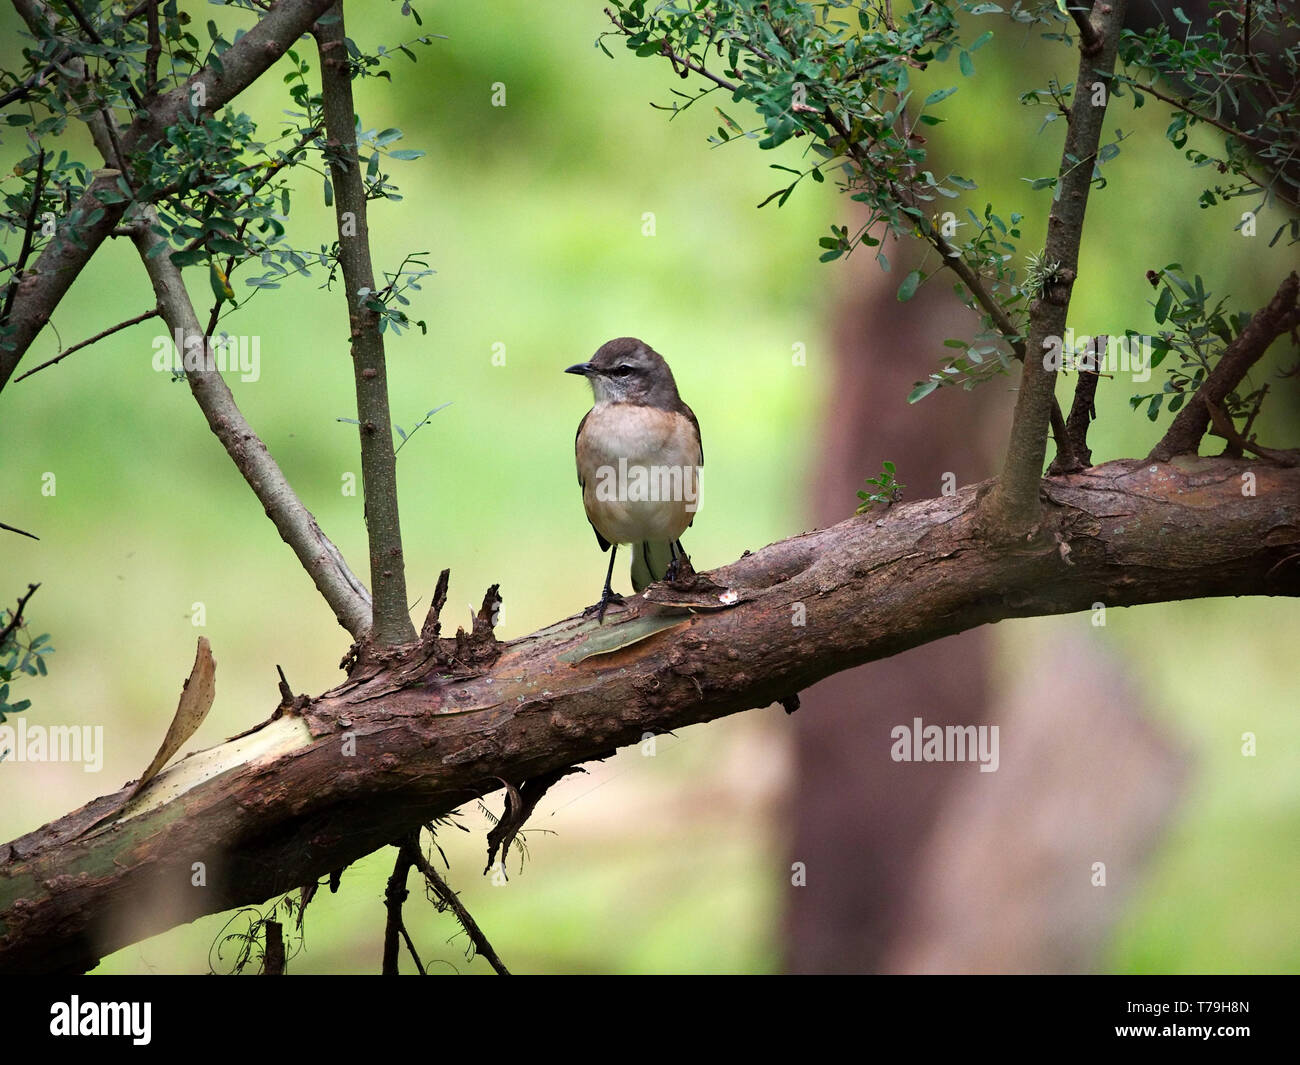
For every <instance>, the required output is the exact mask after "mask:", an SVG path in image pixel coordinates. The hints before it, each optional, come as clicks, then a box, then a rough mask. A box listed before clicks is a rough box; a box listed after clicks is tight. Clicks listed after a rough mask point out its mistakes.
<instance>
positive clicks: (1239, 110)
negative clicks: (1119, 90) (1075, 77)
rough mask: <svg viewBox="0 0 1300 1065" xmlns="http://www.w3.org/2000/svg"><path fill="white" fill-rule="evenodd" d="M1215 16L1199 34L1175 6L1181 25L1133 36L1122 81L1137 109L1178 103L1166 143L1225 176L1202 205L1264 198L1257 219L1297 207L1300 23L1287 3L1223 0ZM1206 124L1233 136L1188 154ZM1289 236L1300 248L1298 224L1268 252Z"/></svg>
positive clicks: (1124, 51) (1123, 48) (1127, 38)
mask: <svg viewBox="0 0 1300 1065" xmlns="http://www.w3.org/2000/svg"><path fill="white" fill-rule="evenodd" d="M1210 12H1211V16H1212V20H1211V22H1210V23H1209V24H1208V25H1207V26H1205V27H1204V28H1200V29H1198V28H1197V27H1195V26H1194V25H1193V22H1192V19H1191V18H1189V17H1188V16H1187V15H1186V14H1185V13H1184V12H1183V10H1182V9H1181V8H1178V7H1175V8H1174V9H1173V16H1174V20H1175V21H1174V22H1173V23H1170V24H1162V25H1159V26H1156V27H1153V28H1151V29H1148V30H1146V31H1145V32H1143V33H1140V34H1139V33H1135V32H1133V31H1131V30H1126V31H1125V32H1124V34H1123V37H1122V39H1121V41H1120V59H1121V60H1122V62H1123V63H1124V64H1125V67H1126V68H1129V69H1126V70H1125V71H1124V72H1123V73H1122V74H1120V75H1118V76H1117V78H1116V80H1117V82H1120V83H1126V84H1128V85H1129V86H1130V87H1131V91H1132V93H1133V102H1134V106H1136V107H1141V106H1142V104H1143V103H1144V101H1145V95H1146V94H1150V95H1153V96H1155V97H1157V98H1158V99H1160V100H1162V101H1164V102H1166V103H1169V104H1172V105H1173V106H1174V107H1175V111H1174V114H1173V117H1172V120H1171V121H1170V123H1169V126H1168V128H1167V130H1166V131H1165V136H1166V139H1167V140H1168V141H1169V143H1170V144H1172V145H1173V146H1174V147H1175V148H1177V149H1178V150H1179V151H1181V152H1183V154H1184V156H1185V158H1186V159H1187V160H1188V162H1190V163H1191V164H1192V165H1193V166H1195V167H1212V168H1213V169H1214V170H1215V171H1216V172H1217V173H1218V174H1221V175H1224V176H1225V178H1226V180H1225V181H1223V182H1221V183H1216V184H1214V185H1212V186H1210V187H1207V188H1206V189H1205V190H1204V191H1203V192H1202V194H1201V200H1200V202H1201V206H1202V207H1210V206H1213V205H1214V204H1216V203H1218V202H1219V201H1221V200H1230V199H1234V198H1237V197H1242V196H1249V197H1253V198H1255V200H1256V203H1255V205H1254V207H1253V208H1252V214H1258V213H1259V212H1260V211H1261V210H1262V209H1263V208H1264V207H1265V206H1266V205H1267V204H1270V203H1271V202H1273V201H1275V200H1280V201H1282V203H1284V204H1287V205H1290V206H1291V207H1292V208H1294V207H1295V206H1296V205H1297V204H1298V203H1300V119H1297V102H1298V98H1297V97H1298V94H1300V81H1298V76H1300V16H1298V15H1297V9H1296V7H1295V5H1294V4H1292V3H1287V2H1284V0H1257V2H1254V3H1244V4H1242V3H1238V2H1236V0H1233V2H1231V3H1230V2H1226V0H1216V2H1214V3H1211V4H1210ZM1194 31H1195V32H1194ZM1162 83H1163V88H1162V87H1161V86H1162ZM1200 125H1204V126H1211V127H1214V128H1215V129H1217V130H1219V131H1221V132H1222V133H1223V134H1225V135H1226V136H1223V137H1219V136H1217V135H1216V136H1215V137H1212V138H1210V143H1212V144H1214V145H1215V148H1214V150H1213V152H1212V153H1206V152H1204V151H1200V150H1198V149H1196V148H1189V147H1187V142H1188V139H1189V134H1190V131H1191V130H1192V129H1193V128H1194V127H1196V126H1200ZM1288 228H1289V229H1290V231H1291V242H1292V243H1294V242H1295V241H1297V240H1300V224H1297V222H1296V220H1295V219H1288V220H1286V221H1285V222H1283V223H1282V224H1281V225H1280V226H1279V227H1278V229H1277V230H1276V232H1274V234H1273V236H1272V239H1271V240H1270V242H1269V243H1270V246H1272V244H1274V243H1276V242H1277V240H1278V239H1279V238H1280V237H1281V236H1282V234H1283V233H1284V232H1285V231H1286V230H1287V229H1288Z"/></svg>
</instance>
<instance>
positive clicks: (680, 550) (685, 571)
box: [664, 540, 695, 582]
mask: <svg viewBox="0 0 1300 1065" xmlns="http://www.w3.org/2000/svg"><path fill="white" fill-rule="evenodd" d="M668 551H669V553H670V554H671V555H672V561H671V562H669V563H668V569H667V570H665V571H664V580H666V581H669V582H672V581H675V580H677V578H678V577H689V576H691V574H693V573H694V572H695V570H694V569H692V568H691V560H690V558H688V557H687V555H686V548H684V547H682V542H681V541H680V540H673V541H671V542H670V543H669V544H668Z"/></svg>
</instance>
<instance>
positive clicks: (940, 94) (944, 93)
mask: <svg viewBox="0 0 1300 1065" xmlns="http://www.w3.org/2000/svg"><path fill="white" fill-rule="evenodd" d="M956 91H957V86H956V85H954V86H952V87H951V88H948V89H935V90H934V92H932V93H930V95H929V96H927V97H926V98H925V106H926V107H929V106H930V105H931V104H937V103H938V102H939V101H940V100H946V99H948V97H949V96H951V95H952V94H953V93H955V92H956Z"/></svg>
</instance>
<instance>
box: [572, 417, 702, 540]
mask: <svg viewBox="0 0 1300 1065" xmlns="http://www.w3.org/2000/svg"><path fill="white" fill-rule="evenodd" d="M700 459H701V456H700V442H699V436H698V434H697V432H696V430H695V426H694V425H693V424H692V423H691V421H690V420H689V419H688V418H686V417H684V416H683V415H681V414H678V413H677V412H676V411H666V410H662V409H661V408H658V407H645V406H640V405H637V404H631V403H609V404H600V405H598V406H596V407H593V408H592V410H591V413H590V414H588V415H587V420H586V423H585V424H584V425H583V427H582V432H581V433H579V435H578V440H577V460H578V476H579V478H580V479H581V480H582V483H583V492H582V499H583V504H584V506H585V507H586V510H587V517H588V518H590V519H591V523H592V525H594V526H595V527H596V529H597V531H599V532H600V534H601V535H602V536H603V537H605V539H606V540H609V541H610V542H611V543H623V544H625V543H634V542H637V541H639V540H654V541H671V540H676V539H677V538H678V537H680V536H681V534H682V533H683V532H685V531H686V528H687V526H689V525H690V524H691V522H692V520H693V519H694V516H695V511H696V509H697V508H698V506H699V466H700Z"/></svg>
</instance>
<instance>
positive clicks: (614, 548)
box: [582, 544, 623, 625]
mask: <svg viewBox="0 0 1300 1065" xmlns="http://www.w3.org/2000/svg"><path fill="white" fill-rule="evenodd" d="M617 554H618V544H610V545H609V569H607V570H606V571H605V588H604V590H603V591H602V592H601V593H600V602H598V603H592V604H591V606H589V607H587V609H586V610H584V611H583V612H582V616H583V617H584V618H585V617H586V616H587V615H588V614H595V615H596V624H598V625H603V624H605V608H606V607H608V606H609V604H610V603H621V602H622V601H623V597H622V596H621V595H619V594H618V593H617V592H616V591H614V589H613V588H611V587H610V581H612V580H613V579H614V556H615V555H617Z"/></svg>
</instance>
